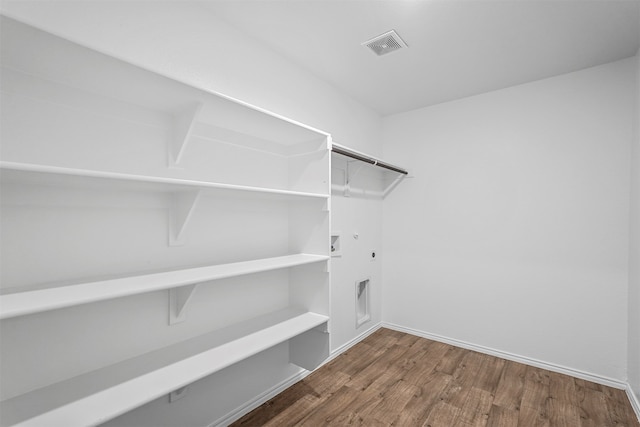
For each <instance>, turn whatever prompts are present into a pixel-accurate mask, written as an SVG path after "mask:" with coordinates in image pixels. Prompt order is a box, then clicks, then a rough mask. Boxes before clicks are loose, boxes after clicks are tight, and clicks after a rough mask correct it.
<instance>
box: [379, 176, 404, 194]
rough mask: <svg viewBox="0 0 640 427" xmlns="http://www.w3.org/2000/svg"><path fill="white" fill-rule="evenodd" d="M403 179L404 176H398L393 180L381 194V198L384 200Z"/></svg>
mask: <svg viewBox="0 0 640 427" xmlns="http://www.w3.org/2000/svg"><path fill="white" fill-rule="evenodd" d="M405 178H406V175H398V177H397V178H396V179H394V180H393V182H392V183H391V184H389V186H388V187H387V188H385V190H384V191H383V192H382V198H383V199H384V198H385V197H387V195H388V194H389V193H391V192H392V191H393V189H394V188H396V187H397V186H398V184H400V183H401V182H402V181H403V180H404V179H405Z"/></svg>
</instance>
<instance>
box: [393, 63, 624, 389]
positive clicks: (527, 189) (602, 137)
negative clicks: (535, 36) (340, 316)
mask: <svg viewBox="0 0 640 427" xmlns="http://www.w3.org/2000/svg"><path fill="white" fill-rule="evenodd" d="M634 61H635V59H627V60H623V61H618V62H614V63H610V64H606V65H603V66H600V67H595V68H591V69H586V70H583V71H579V72H575V73H571V74H566V75H562V76H558V77H554V78H550V79H546V80H541V81H536V82H532V83H529V84H525V85H520V86H515V87H512V88H508V89H505V90H500V91H496V92H491V93H487V94H483V95H479V96H475V97H471V98H466V99H462V100H459V101H454V102H449V103H445V104H440V105H437V106H433V107H428V108H424V109H420V110H416V111H412V112H408V113H405V114H399V115H394V116H390V117H386V118H385V119H384V124H383V128H384V132H383V134H384V154H385V157H386V158H387V160H388V161H391V162H396V163H399V164H405V165H406V166H407V167H408V168H409V169H410V170H411V171H413V173H414V175H415V177H414V178H413V179H409V180H407V181H405V183H403V184H402V185H401V186H400V187H398V188H397V189H396V191H394V192H393V193H392V194H391V195H390V196H389V198H388V200H386V201H385V205H384V213H383V221H384V222H383V230H384V236H383V244H384V248H385V257H384V259H383V272H384V289H383V300H384V307H383V320H384V321H385V322H389V323H391V324H395V325H399V326H402V327H405V328H412V329H414V330H417V331H421V332H424V333H431V334H438V335H440V336H443V337H446V338H451V339H455V340H459V341H462V342H467V343H470V344H473V345H479V346H484V347H488V348H490V349H494V350H498V351H502V352H506V353H512V354H515V355H519V356H523V357H527V358H529V359H534V360H539V361H542V362H546V363H550V364H554V365H557V366H564V367H570V368H572V369H574V370H577V371H582V372H586V373H590V374H593V375H597V376H601V377H604V378H612V379H614V380H617V381H625V380H626V368H627V360H626V359H627V310H628V308H627V286H628V284H627V274H628V270H627V258H628V247H629V246H628V245H629V239H628V233H629V228H628V226H629V190H630V186H629V163H630V162H629V156H630V150H631V140H632V138H633V120H634V119H633V111H634V97H635V90H634V89H633V88H634V87H635V86H634V85H635V83H634V79H635V74H634V73H635V62H634ZM409 207H410V208H409Z"/></svg>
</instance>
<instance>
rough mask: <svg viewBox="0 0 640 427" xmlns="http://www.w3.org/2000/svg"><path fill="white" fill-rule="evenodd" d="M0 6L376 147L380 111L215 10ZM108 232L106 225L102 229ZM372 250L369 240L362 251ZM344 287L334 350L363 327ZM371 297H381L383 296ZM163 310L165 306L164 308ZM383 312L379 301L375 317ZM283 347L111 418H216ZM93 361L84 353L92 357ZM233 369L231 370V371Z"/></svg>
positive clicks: (375, 220)
mask: <svg viewBox="0 0 640 427" xmlns="http://www.w3.org/2000/svg"><path fill="white" fill-rule="evenodd" d="M2 12H3V13H4V14H6V15H8V16H10V17H12V18H14V19H17V20H19V21H22V22H25V23H27V24H31V25H34V26H36V27H38V28H41V29H43V30H45V31H49V32H51V33H54V34H57V35H60V36H62V37H64V38H67V39H69V40H71V41H75V42H77V43H79V44H82V45H84V46H87V47H90V48H94V49H96V50H98V51H101V52H104V53H107V54H110V55H113V56H115V57H117V58H120V59H123V60H125V61H128V62H132V63H134V64H137V65H139V66H141V67H144V68H146V69H150V70H152V71H156V72H159V73H161V74H163V75H166V76H169V77H172V78H175V79H178V80H181V81H183V82H186V83H189V84H192V85H195V86H198V87H201V88H204V89H208V90H212V91H216V92H220V93H223V94H226V95H228V96H232V97H235V98H237V99H241V100H243V101H245V102H248V103H250V104H254V105H256V106H259V107H261V108H264V109H267V110H270V111H272V112H275V113H278V114H281V115H283V116H286V117H288V118H291V119H294V120H297V121H300V122H302V123H305V124H307V125H310V126H313V127H316V128H318V129H322V130H324V131H326V132H329V133H331V134H332V135H334V137H335V138H336V139H338V140H339V141H340V142H341V143H342V144H344V145H347V146H350V147H353V148H355V149H358V150H363V151H367V152H371V153H373V154H376V153H379V151H380V141H381V137H380V134H381V120H380V118H379V116H378V115H377V114H376V113H374V112H373V111H371V110H369V109H367V108H365V107H363V106H361V105H360V104H358V103H356V102H355V101H353V100H352V99H351V98H348V97H346V96H345V95H343V94H341V93H340V92H338V91H337V90H335V89H334V88H333V87H331V86H330V85H328V84H326V83H325V82H323V81H321V80H319V79H317V78H316V77H315V76H313V75H312V74H311V73H310V72H308V71H307V70H304V69H302V68H300V67H298V66H296V65H295V64H293V63H291V62H289V61H288V60H286V59H284V58H282V57H281V56H279V55H277V54H276V53H275V52H273V51H271V50H269V49H268V48H266V47H265V46H264V45H261V44H260V43H259V42H257V41H256V40H254V39H252V38H250V37H248V36H246V35H245V34H243V33H241V32H239V31H237V30H236V29H234V28H233V27H231V26H229V25H228V24H226V23H224V22H223V21H221V20H219V19H217V18H216V17H215V16H213V15H212V12H211V11H209V10H207V9H205V8H201V7H199V6H198V5H197V4H194V3H190V4H186V3H180V2H107V1H104V2H103V1H96V2H30V1H27V2H14V1H4V2H3V3H2ZM345 118H348V119H345ZM353 203H359V202H353ZM351 206H352V204H351V201H349V200H345V201H343V202H341V203H337V204H336V209H335V210H334V211H333V213H332V216H333V220H334V221H337V222H338V223H341V221H342V224H345V223H350V222H351V221H356V220H357V218H356V217H354V216H353V215H352V212H354V210H353V209H351ZM353 206H355V205H353ZM371 209H372V211H373V212H374V216H373V217H372V220H371V221H370V222H368V224H369V225H366V226H365V227H363V228H362V229H360V232H361V233H362V234H363V235H365V236H367V237H366V238H367V239H371V240H372V241H374V242H380V241H381V230H380V223H381V220H380V218H381V212H382V211H381V209H382V207H381V203H380V202H374V203H373V205H372V208H371ZM104 231H105V233H108V230H104ZM368 249H369V248H368V247H367V248H366V250H367V251H368ZM359 250H360V249H359V248H358V247H352V248H350V249H349V250H348V252H347V253H348V254H349V257H357V256H359V255H358V254H359ZM42 267H43V268H46V266H42ZM366 267H367V268H368V267H369V265H366ZM354 268H357V269H359V268H360V267H354ZM371 268H372V269H376V273H375V274H376V275H378V276H379V275H380V273H379V269H380V263H377V264H373V265H371ZM353 274H358V275H359V274H360V271H356V272H355V273H354V272H353V271H352V268H351V267H350V265H349V264H347V268H346V269H343V270H338V271H337V272H335V273H334V274H333V283H335V284H340V283H345V281H347V280H351V279H350V277H351V275H353ZM365 274H369V273H368V272H365ZM342 276H344V277H342ZM345 277H346V278H347V279H345ZM351 289H352V288H351ZM345 292H346V291H345V290H344V288H337V289H335V290H334V291H332V294H333V295H334V298H335V299H336V303H335V304H333V307H334V309H333V310H332V316H334V318H335V319H336V320H334V321H332V322H331V328H332V348H333V349H336V348H339V347H340V346H342V345H343V344H345V343H347V342H349V341H350V340H352V339H353V338H355V337H356V336H357V335H358V334H360V333H362V332H363V330H362V328H361V329H360V330H355V328H354V325H353V323H351V322H349V323H347V322H346V321H344V319H349V318H350V317H351V315H352V313H351V312H352V311H353V310H354V305H353V304H346V303H345V300H346V298H352V292H349V295H348V296H347V295H346V293H345ZM378 295H379V294H378ZM158 298H160V297H158ZM125 303H126V302H121V303H118V302H116V303H114V305H113V307H112V308H111V309H110V312H114V310H115V311H117V310H118V309H119V307H120V305H122V304H125ZM374 305H375V306H377V307H379V306H380V299H379V296H378V299H377V300H376V301H374ZM146 306H147V305H145V307H146ZM148 306H149V307H152V306H153V307H161V306H159V305H155V304H154V303H153V302H149V304H148ZM161 309H162V311H163V312H164V308H163V307H161ZM145 310H146V308H145ZM145 310H138V314H137V316H138V318H139V320H140V322H142V323H141V325H142V324H143V323H144V319H145V316H146V314H145V313H147V312H145ZM341 310H349V312H342V311H341ZM159 315H160V314H159V312H158V313H156V312H154V313H153V316H159ZM109 317H110V315H109V314H108V313H106V314H105V315H104V318H102V320H101V321H103V322H107V321H108V319H109ZM379 319H380V314H379V309H378V314H377V320H378V321H379ZM125 323H126V319H120V320H116V322H115V323H113V324H112V325H111V328H110V330H111V331H113V333H111V334H109V335H107V336H104V337H94V338H95V339H98V338H99V339H101V340H103V341H104V340H107V342H102V345H103V346H106V347H109V346H111V347H113V348H117V347H118V339H119V338H118V337H119V336H120V335H119V332H118V331H119V330H125V329H126V328H127V325H126V324H125ZM36 338H37V337H36ZM36 341H37V339H36ZM284 350H286V348H284ZM280 353H283V354H285V355H286V351H283V349H282V348H280V347H278V348H275V349H273V350H271V351H270V352H267V353H265V354H264V356H263V357H262V359H260V361H258V362H255V363H254V362H252V361H247V362H246V363H245V364H243V365H242V366H239V367H234V368H230V369H229V371H225V372H223V373H220V374H217V375H216V378H223V380H216V379H215V378H213V379H212V378H209V379H206V380H203V381H201V382H198V384H197V385H194V387H193V391H194V392H192V393H191V392H190V393H189V394H188V395H187V397H185V398H184V399H183V400H180V402H176V404H172V405H167V404H166V403H165V400H163V399H161V400H158V401H155V402H152V403H150V404H149V405H146V406H145V407H143V408H140V409H139V410H137V411H133V412H132V413H130V414H126V415H124V416H122V417H120V418H118V419H116V420H114V421H113V422H112V424H113V425H132V424H135V425H145V424H146V425H154V426H155V425H158V424H157V423H158V420H162V422H166V423H171V422H172V421H171V420H178V419H179V420H181V421H180V422H183V423H184V425H202V424H204V423H205V422H212V421H214V419H215V418H216V417H218V416H221V415H224V414H226V413H228V412H229V411H230V410H233V409H234V408H236V407H237V406H238V405H240V404H244V403H245V401H246V400H249V399H250V398H251V397H255V396H257V395H258V394H259V393H262V392H264V391H265V390H267V389H268V388H269V387H271V386H273V385H275V384H277V383H278V382H279V381H281V380H282V378H286V377H287V376H290V375H291V374H292V369H291V368H286V367H281V366H278V365H277V361H279V360H281V359H282V357H281V356H282V355H281V354H280ZM271 360H273V361H275V362H274V363H275V364H272V363H271V362H270V361H271ZM92 363H93V362H88V364H89V365H91V364H92ZM256 366H258V367H260V366H262V370H263V371H264V370H265V369H264V367H265V366H269V367H268V368H267V369H266V370H270V372H266V373H264V375H263V376H262V377H260V378H257V377H256V375H257V374H256V372H258V371H256V369H255V367H256ZM272 366H273V369H272ZM236 371H237V372H252V374H251V375H250V378H246V381H245V380H243V381H240V382H238V381H236V382H233V381H232V380H231V379H229V378H234V375H235V378H236V379H237V377H238V375H237V372H236ZM233 372H236V374H232V373H233ZM243 378H244V377H243ZM231 383H232V384H233V385H234V387H235V388H238V389H239V391H238V390H236V391H237V392H238V393H237V394H236V395H240V394H242V395H244V398H243V399H244V400H241V401H233V399H231V397H230V396H231V395H232V394H231V393H227V394H226V395H225V398H226V399H225V400H224V401H223V402H219V407H220V410H216V408H215V407H214V408H212V405H211V402H210V399H209V401H207V396H209V397H211V396H215V395H219V394H220V393H223V391H221V390H217V389H216V387H218V389H219V388H220V386H221V385H222V387H223V389H224V388H225V387H227V388H228V387H229V384H231ZM256 384H259V386H256ZM203 396H204V397H203ZM248 397H249V398H248ZM212 414H214V415H215V417H214V415H212ZM174 424H175V423H174Z"/></svg>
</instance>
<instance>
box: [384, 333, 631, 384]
mask: <svg viewBox="0 0 640 427" xmlns="http://www.w3.org/2000/svg"><path fill="white" fill-rule="evenodd" d="M382 327H383V328H389V329H393V330H396V331H400V332H406V333H408V334H411V335H416V336H419V337H423V338H427V339H430V340H433V341H438V342H442V343H445V344H450V345H454V346H456V347H462V348H466V349H467V350H472V351H477V352H478V353H484V354H488V355H491V356H495V357H500V358H502V359H507V360H511V361H513V362H518V363H522V364H525V365H530V366H535V367H536V368H541V369H546V370H548V371H551V372H557V373H560V374H565V375H569V376H572V377H575V378H580V379H583V380H586V381H591V382H594V383H597V384H602V385H606V386H608V387H613V388H617V389H620V390H626V389H627V388H628V385H627V383H626V382H623V381H619V380H615V379H612V378H607V377H603V376H600V375H596V374H592V373H589V372H584V371H580V370H578V369H573V368H568V367H566V366H561V365H556V364H554V363H549V362H543V361H541V360H536V359H531V358H529V357H524V356H520V355H517V354H513V353H508V352H505V351H500V350H495V349H493V348H489V347H484V346H481V345H476V344H472V343H468V342H466V341H460V340H457V339H453V338H448V337H443V336H441V335H437V334H432V333H429V332H424V331H418V330H416V329H412V328H406V327H404V326H399V325H394V324H392V323H386V322H383V323H382Z"/></svg>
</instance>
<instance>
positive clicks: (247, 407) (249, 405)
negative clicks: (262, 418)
mask: <svg viewBox="0 0 640 427" xmlns="http://www.w3.org/2000/svg"><path fill="white" fill-rule="evenodd" d="M381 327H382V323H381V322H378V323H376V324H375V325H373V326H372V327H371V328H369V329H367V330H366V331H364V332H363V333H361V334H360V335H358V336H357V337H355V338H353V339H352V340H351V341H349V342H347V343H345V344H343V345H341V346H340V347H338V348H337V349H335V350H334V351H332V352H331V354H330V355H329V357H328V358H327V360H325V361H324V362H323V363H322V365H320V366H319V367H318V368H316V369H319V368H320V367H322V366H324V365H325V364H327V363H329V362H330V361H332V360H333V359H335V358H336V357H338V356H340V355H341V354H342V353H344V352H345V351H347V350H349V349H350V348H351V347H353V346H354V345H356V344H358V343H359V342H360V341H362V340H363V339H365V338H366V337H368V336H369V335H371V334H372V333H374V332H375V331H377V330H378V329H380V328H381ZM309 374H311V372H310V371H305V370H303V371H302V372H299V373H297V374H295V375H292V376H291V377H289V378H287V379H285V380H284V381H282V382H280V383H279V384H276V385H275V386H273V387H271V388H270V389H268V390H266V391H265V392H264V393H261V394H259V395H258V396H256V397H255V398H254V399H251V400H250V401H248V402H246V403H245V404H243V405H241V406H240V407H238V408H236V409H235V410H233V411H231V412H229V413H228V414H227V415H225V416H223V417H221V418H218V419H217V420H216V421H214V422H213V423H211V424H209V425H208V427H222V426H227V425H229V424H231V423H233V422H234V421H237V420H239V419H240V418H242V417H243V416H244V415H246V414H248V413H249V412H251V411H253V410H254V409H256V408H257V407H258V406H260V405H262V404H263V403H265V402H267V401H268V400H269V399H272V398H274V397H275V396H277V395H278V394H280V393H282V392H283V391H284V390H286V389H287V388H289V387H291V386H292V385H294V384H295V383H297V382H298V381H301V380H303V379H305V378H306V377H307V376H308V375H309Z"/></svg>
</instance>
